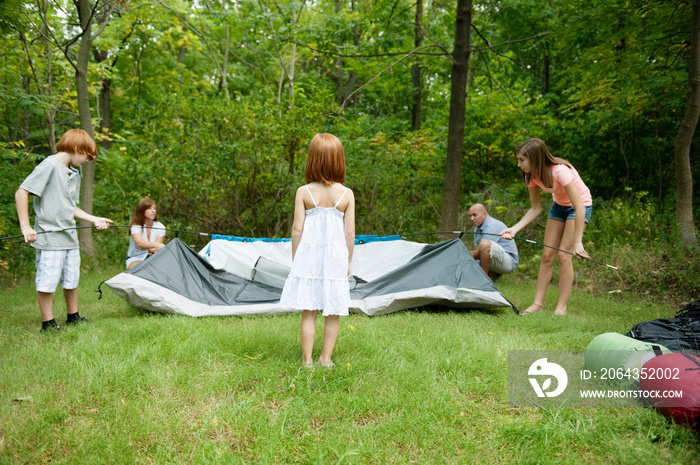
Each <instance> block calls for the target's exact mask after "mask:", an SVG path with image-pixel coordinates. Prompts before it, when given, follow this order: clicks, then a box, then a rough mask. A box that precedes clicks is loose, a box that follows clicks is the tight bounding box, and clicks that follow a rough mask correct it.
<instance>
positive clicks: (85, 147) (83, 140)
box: [56, 129, 97, 159]
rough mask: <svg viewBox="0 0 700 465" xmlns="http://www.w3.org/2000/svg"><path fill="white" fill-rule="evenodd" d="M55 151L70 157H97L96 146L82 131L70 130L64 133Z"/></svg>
mask: <svg viewBox="0 0 700 465" xmlns="http://www.w3.org/2000/svg"><path fill="white" fill-rule="evenodd" d="M56 150H58V151H59V152H66V153H70V154H72V155H88V156H90V158H93V159H94V158H95V157H97V145H95V141H94V140H93V139H92V137H90V135H89V134H88V133H87V132H85V131H83V130H82V129H71V130H69V131H66V133H65V134H63V136H61V139H60V140H59V141H58V144H56Z"/></svg>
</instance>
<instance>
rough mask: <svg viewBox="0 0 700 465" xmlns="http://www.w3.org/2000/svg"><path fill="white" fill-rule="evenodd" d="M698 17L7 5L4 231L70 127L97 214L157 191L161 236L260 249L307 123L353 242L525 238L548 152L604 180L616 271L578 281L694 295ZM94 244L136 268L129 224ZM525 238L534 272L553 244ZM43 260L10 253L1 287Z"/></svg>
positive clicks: (407, 1) (527, 10)
mask: <svg viewBox="0 0 700 465" xmlns="http://www.w3.org/2000/svg"><path fill="white" fill-rule="evenodd" d="M695 3H696V4H697V3H698V1H697V0H695ZM696 6H697V5H696ZM692 16H693V5H692V2H691V1H680V0H653V1H652V0H586V1H583V0H559V1H540V0H502V1H478V2H474V3H473V4H472V1H471V0H469V1H467V0H458V1H457V0H453V1H447V0H443V1H438V0H371V1H370V0H350V1H348V0H321V1H311V0H309V1H304V0H302V1H290V0H278V1H269V0H238V1H228V0H195V1H181V0H171V1H143V2H137V1H128V0H98V1H95V0H93V1H88V0H73V1H67V0H55V1H46V0H35V1H31V2H30V1H20V0H4V1H2V2H0V34H1V36H2V43H3V46H2V47H1V48H0V158H1V161H0V171H1V173H0V196H1V198H0V208H1V209H2V214H1V216H0V236H2V237H4V236H10V235H16V234H19V228H18V225H17V217H16V211H15V205H14V192H15V190H16V189H17V187H18V186H19V184H20V182H21V180H22V179H23V178H24V177H25V176H26V175H27V174H29V173H30V172H31V170H32V169H33V168H34V166H36V164H37V163H39V162H40V161H41V160H42V159H43V158H44V157H46V156H47V155H50V154H51V153H55V144H56V141H57V139H58V138H59V137H60V135H61V134H62V133H63V132H65V131H66V130H68V129H70V128H74V127H82V128H83V129H85V130H87V131H88V132H90V133H91V134H94V136H95V138H96V140H97V141H98V143H99V144H100V152H99V156H98V159H97V162H96V163H89V164H87V165H85V166H84V167H83V168H82V176H83V189H82V195H81V198H82V200H81V206H82V207H83V209H85V210H87V211H94V212H95V214H98V215H100V216H106V217H109V218H112V219H113V220H114V221H115V223H117V224H128V223H129V220H130V217H131V213H132V212H133V209H134V208H135V206H136V203H137V202H138V200H139V199H141V198H143V197H145V196H150V197H152V198H154V199H155V200H156V202H157V204H158V210H159V213H158V214H159V218H160V220H161V221H162V222H163V223H165V224H166V226H167V227H169V228H173V229H179V230H187V231H203V232H207V233H219V234H230V235H237V236H249V237H264V236H267V237H285V236H287V237H288V235H289V232H290V229H291V218H292V210H293V201H294V190H295V188H296V187H297V186H298V185H300V184H303V182H304V174H303V172H304V165H305V161H306V150H307V148H308V143H309V141H310V140H311V138H312V137H313V135H314V134H315V133H317V132H330V133H333V134H335V135H337V136H338V137H339V138H340V139H341V141H342V142H343V144H344V146H345V150H346V157H347V167H348V175H347V179H346V183H347V185H348V186H350V187H351V188H353V190H354V191H355V195H356V198H357V231H358V233H359V234H381V235H384V234H409V233H416V232H434V231H440V230H444V229H449V230H453V229H455V228H457V229H466V230H470V229H471V225H470V224H469V221H468V216H467V210H468V208H469V206H470V205H472V204H473V203H475V202H483V203H485V204H486V205H487V207H488V208H489V210H490V212H491V214H492V215H493V216H495V217H497V218H499V219H501V220H503V221H504V222H506V223H507V224H509V225H512V224H514V223H515V222H516V221H517V220H518V219H519V218H520V216H522V214H523V213H524V212H525V211H526V210H527V208H528V207H529V200H528V195H527V189H526V188H525V186H524V185H523V183H522V180H521V176H520V172H519V170H518V168H517V166H516V160H515V158H514V155H513V151H514V149H515V147H516V146H517V145H518V144H519V143H521V142H522V141H524V140H526V139H528V138H531V137H538V138H541V139H544V140H545V141H546V142H547V144H548V145H549V147H550V150H551V151H552V152H553V154H554V155H555V156H560V157H563V158H566V159H568V160H570V161H571V162H572V164H573V165H574V166H575V167H576V168H577V169H578V171H579V172H580V173H581V175H582V177H583V179H584V180H585V182H586V183H587V184H588V186H589V187H590V188H591V191H592V193H593V196H594V198H595V206H594V213H593V221H592V222H591V224H590V225H589V227H588V229H587V231H586V234H585V236H584V243H585V244H584V245H585V247H586V249H587V250H588V251H589V252H590V253H591V256H592V257H593V258H596V259H599V260H601V261H605V262H607V263H611V264H613V265H615V266H618V267H620V269H621V271H620V272H613V271H611V270H610V269H609V268H605V267H599V266H595V265H590V266H579V267H578V268H577V284H578V285H580V286H591V287H592V288H594V289H596V290H597V291H615V290H618V289H631V290H638V291H639V292H640V293H643V294H645V295H647V296H649V297H650V298H657V297H662V298H671V299H674V300H678V301H683V300H691V299H696V298H698V297H700V280H698V279H697V277H698V276H700V253H699V252H698V247H697V239H696V237H697V229H698V228H697V223H695V220H694V219H693V218H698V217H699V215H700V195H699V194H698V193H697V190H696V191H695V192H694V193H693V191H692V184H691V190H690V196H688V194H687V192H688V191H687V189H686V190H685V191H684V194H683V195H685V196H686V197H684V198H683V202H684V203H683V202H682V203H683V204H684V205H686V206H688V203H689V201H691V203H690V207H689V209H687V208H686V210H689V212H690V213H691V214H692V217H691V220H690V223H689V224H690V236H692V239H694V241H695V244H694V245H693V243H692V240H690V243H689V245H687V246H681V243H683V242H686V243H688V237H689V233H688V229H687V228H686V230H685V233H684V234H685V236H684V237H682V234H681V232H682V231H681V232H679V228H678V224H679V223H678V218H677V213H678V211H679V210H678V205H679V199H680V195H679V194H678V192H679V190H678V189H677V186H678V185H679V184H678V177H677V176H678V175H677V170H676V166H677V163H675V162H674V149H675V148H676V137H677V135H678V134H679V130H680V128H681V127H682V121H683V118H684V113H685V112H686V107H687V106H688V104H687V102H688V101H689V99H687V95H688V90H689V75H692V60H691V56H692V52H693V50H692V49H693V47H692V46H691V28H692V24H693V23H692V21H691V17H692ZM689 70H691V71H689ZM690 82H693V81H692V80H690ZM695 119H696V122H697V117H696V118H695ZM691 137H692V144H690V149H689V154H688V155H687V159H688V161H689V166H690V167H689V169H685V170H684V171H689V174H690V175H691V176H692V177H691V178H690V179H698V175H699V174H700V163H699V162H698V159H699V157H698V150H699V148H698V147H699V145H698V142H700V135H699V134H698V131H695V134H694V136H693V135H692V132H691ZM686 184H687V183H686V182H685V181H684V183H682V185H684V186H686ZM686 187H687V186H686ZM543 199H544V203H543V205H544V206H548V205H549V202H550V201H551V200H550V199H547V198H546V197H543ZM686 213H688V212H687V211H686ZM686 218H687V216H686ZM544 223H545V222H544V219H543V218H540V220H539V221H537V222H536V223H533V225H531V226H529V227H528V228H526V229H525V230H523V231H522V232H521V234H520V235H521V236H522V237H526V238H529V239H534V240H541V238H542V235H543V229H544ZM687 223H688V222H687V221H686V226H687ZM80 233H81V248H82V249H83V252H84V255H85V256H86V257H92V258H91V259H88V260H85V262H84V263H85V264H86V266H88V267H95V266H100V265H102V264H109V265H115V264H116V265H119V264H120V263H121V262H122V261H123V259H124V254H125V251H126V246H127V237H128V236H127V232H126V230H125V229H112V230H110V231H106V232H100V233H96V232H95V233H93V231H91V230H89V229H86V230H81V231H80ZM171 237H172V236H171ZM181 237H182V238H183V239H185V240H186V241H187V242H188V243H190V244H193V245H195V246H197V245H203V244H204V243H205V242H206V240H207V239H206V238H202V237H200V236H190V235H187V234H183V235H182V236H181ZM438 238H439V237H438V236H436V235H428V236H424V237H416V239H417V240H425V241H435V240H438ZM465 241H466V242H467V243H468V244H470V242H471V240H470V238H469V237H466V238H465ZM520 245H521V256H522V257H521V264H520V266H519V270H518V272H516V273H515V275H514V277H515V278H516V279H530V278H532V277H533V276H535V275H536V273H537V267H538V265H539V259H540V256H541V249H539V248H538V247H535V246H527V245H525V246H523V245H522V243H521V244H520ZM33 259H34V254H33V251H32V249H30V248H29V247H28V246H26V245H22V244H21V243H20V241H19V240H17V241H10V240H5V241H2V243H1V246H0V282H1V283H2V284H4V285H11V284H12V283H13V282H16V281H17V280H18V279H21V278H22V277H23V276H27V275H28V274H29V273H31V272H32V269H33Z"/></svg>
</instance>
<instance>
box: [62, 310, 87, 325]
mask: <svg viewBox="0 0 700 465" xmlns="http://www.w3.org/2000/svg"><path fill="white" fill-rule="evenodd" d="M83 323H90V320H88V319H87V318H85V317H84V316H80V314H78V313H73V314H71V315H68V316H67V317H66V324H67V325H79V324H83Z"/></svg>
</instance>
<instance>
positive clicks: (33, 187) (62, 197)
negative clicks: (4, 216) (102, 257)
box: [15, 129, 112, 332]
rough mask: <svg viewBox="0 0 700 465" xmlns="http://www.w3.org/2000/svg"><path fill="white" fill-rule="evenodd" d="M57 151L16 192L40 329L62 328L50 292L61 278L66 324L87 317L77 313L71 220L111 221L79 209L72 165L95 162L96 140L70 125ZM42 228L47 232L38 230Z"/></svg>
mask: <svg viewBox="0 0 700 465" xmlns="http://www.w3.org/2000/svg"><path fill="white" fill-rule="evenodd" d="M56 149H57V150H58V153H57V154H55V155H51V156H48V157H46V159H44V161H42V162H41V163H39V165H37V167H36V168H34V171H32V173H31V174H30V175H29V176H27V178H26V179H25V180H24V182H22V184H21V185H20V187H19V189H17V192H16V193H15V203H16V204H17V216H18V217H19V226H20V228H21V230H22V235H23V236H24V241H25V242H30V243H32V247H34V248H35V249H36V290H37V300H38V302H39V310H40V311H41V321H42V325H41V330H42V331H44V332H46V331H51V330H59V329H61V328H60V327H59V326H58V324H57V323H56V320H55V319H54V317H53V294H54V292H55V291H56V286H58V283H59V282H62V283H61V286H62V287H63V296H64V298H65V300H66V310H67V318H66V324H77V323H86V322H87V321H88V319H87V318H85V317H81V316H80V314H79V313H78V282H79V280H80V249H79V245H78V234H77V232H76V230H75V219H80V220H85V221H89V222H90V223H92V224H94V225H95V227H96V228H97V229H107V228H109V223H112V220H109V219H107V218H99V217H96V216H93V215H90V214H89V213H87V212H85V211H83V210H81V209H80V208H78V207H77V203H78V201H79V199H80V174H79V173H78V170H76V169H75V168H72V167H71V165H73V166H75V167H80V166H82V165H84V164H85V163H87V162H88V161H91V160H94V159H95V158H96V156H97V146H96V145H95V141H94V140H92V138H91V137H90V136H89V135H88V133H86V132H85V131H83V130H82V129H71V130H70V131H68V132H66V133H65V134H64V135H63V137H61V139H60V140H59V141H58V145H57V146H56ZM29 195H34V196H35V197H34V202H33V204H34V213H35V219H34V227H33V228H32V226H31V225H30V224H29ZM66 229H69V230H68V231H66ZM54 231H55V232H54ZM44 232H47V234H38V233H44Z"/></svg>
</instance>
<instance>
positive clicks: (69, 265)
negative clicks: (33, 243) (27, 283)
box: [36, 249, 80, 293]
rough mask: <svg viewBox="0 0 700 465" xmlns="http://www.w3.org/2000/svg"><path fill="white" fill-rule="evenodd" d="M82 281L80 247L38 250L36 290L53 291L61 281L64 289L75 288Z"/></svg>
mask: <svg viewBox="0 0 700 465" xmlns="http://www.w3.org/2000/svg"><path fill="white" fill-rule="evenodd" d="M79 281H80V249H70V250H37V251H36V290H37V291H38V292H47V293H53V292H55V291H56V286H58V283H59V282H61V287H63V289H75V288H77V287H78V283H79Z"/></svg>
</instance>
